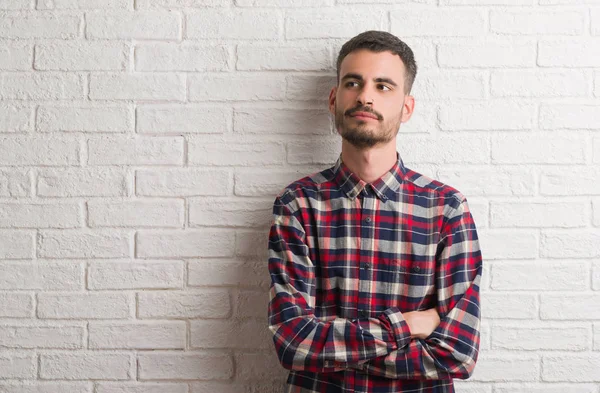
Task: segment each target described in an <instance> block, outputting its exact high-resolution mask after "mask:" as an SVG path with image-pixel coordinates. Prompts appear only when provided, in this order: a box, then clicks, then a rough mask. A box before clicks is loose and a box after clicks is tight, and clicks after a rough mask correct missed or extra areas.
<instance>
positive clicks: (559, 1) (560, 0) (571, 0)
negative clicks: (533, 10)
mask: <svg viewBox="0 0 600 393" xmlns="http://www.w3.org/2000/svg"><path fill="white" fill-rule="evenodd" d="M575 4H598V3H596V0H540V5H575Z"/></svg>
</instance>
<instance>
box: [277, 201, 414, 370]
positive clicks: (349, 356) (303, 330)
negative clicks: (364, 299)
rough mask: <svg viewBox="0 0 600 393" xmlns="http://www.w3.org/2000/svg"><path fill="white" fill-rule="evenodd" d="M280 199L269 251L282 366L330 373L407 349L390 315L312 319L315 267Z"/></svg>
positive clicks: (405, 335) (396, 318)
mask: <svg viewBox="0 0 600 393" xmlns="http://www.w3.org/2000/svg"><path fill="white" fill-rule="evenodd" d="M282 198H286V200H288V199H289V198H290V193H287V194H284V195H283V196H281V197H277V198H276V200H275V203H274V205H273V222H272V225H271V229H270V232H269V246H268V247H269V273H270V276H271V286H270V291H269V297H270V301H269V308H268V318H269V329H270V331H271V333H272V334H273V342H274V344H275V348H276V350H277V354H278V357H279V361H280V362H281V364H282V366H283V367H284V368H286V369H289V370H297V371H300V370H301V371H310V372H334V371H339V370H343V369H346V368H348V367H350V366H349V365H350V364H353V365H360V364H362V363H364V362H365V361H367V360H369V359H373V358H376V357H380V356H384V355H386V354H389V353H390V352H392V351H393V350H395V349H397V348H401V347H404V346H406V345H408V343H409V342H410V329H409V328H408V324H407V323H406V321H404V318H403V317H402V315H401V314H399V313H395V312H393V310H386V312H384V313H382V314H380V315H379V316H377V317H376V318H364V319H356V320H350V319H345V318H328V320H320V319H319V318H317V317H316V316H315V312H314V306H315V288H316V277H315V264H314V263H313V261H312V260H311V259H310V257H309V247H308V245H307V244H306V233H305V230H304V228H303V226H302V224H301V223H300V221H299V219H298V218H297V217H296V215H295V214H294V213H293V212H292V208H290V207H289V206H287V205H286V204H284V202H283V201H282ZM296 212H297V211H296ZM398 314H399V315H398Z"/></svg>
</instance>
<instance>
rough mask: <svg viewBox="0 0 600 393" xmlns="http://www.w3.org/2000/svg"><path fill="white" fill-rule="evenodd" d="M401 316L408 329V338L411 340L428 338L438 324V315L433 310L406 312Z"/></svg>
mask: <svg viewBox="0 0 600 393" xmlns="http://www.w3.org/2000/svg"><path fill="white" fill-rule="evenodd" d="M402 315H403V316H404V320H405V321H406V323H407V324H408V327H409V328H410V336H411V337H413V338H426V337H428V336H429V335H430V334H431V333H432V332H433V331H434V330H435V328H436V327H437V326H438V325H439V324H440V315H439V314H438V313H437V310H436V309H435V308H430V309H429V310H425V311H411V312H406V313H402Z"/></svg>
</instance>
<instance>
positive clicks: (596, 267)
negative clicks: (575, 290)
mask: <svg viewBox="0 0 600 393" xmlns="http://www.w3.org/2000/svg"><path fill="white" fill-rule="evenodd" d="M592 288H593V289H594V290H596V291H597V290H600V264H599V263H598V262H596V263H594V264H593V266H592ZM599 344H600V342H599Z"/></svg>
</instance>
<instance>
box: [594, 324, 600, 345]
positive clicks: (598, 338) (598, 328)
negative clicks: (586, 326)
mask: <svg viewBox="0 0 600 393" xmlns="http://www.w3.org/2000/svg"><path fill="white" fill-rule="evenodd" d="M594 350H595V351H598V350H600V324H598V323H596V324H594Z"/></svg>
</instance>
